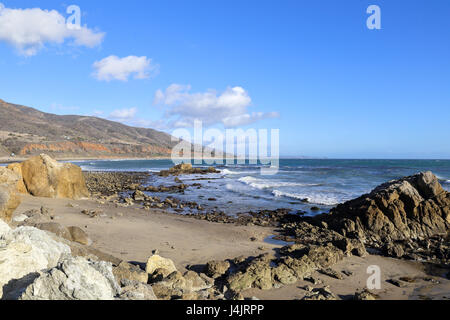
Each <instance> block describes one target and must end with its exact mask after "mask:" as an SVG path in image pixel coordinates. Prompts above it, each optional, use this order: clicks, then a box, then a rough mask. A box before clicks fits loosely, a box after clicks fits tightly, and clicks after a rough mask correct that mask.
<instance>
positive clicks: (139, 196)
mask: <svg viewBox="0 0 450 320" xmlns="http://www.w3.org/2000/svg"><path fill="white" fill-rule="evenodd" d="M133 199H134V201H144V200H145V194H144V193H143V192H142V191H140V190H136V191H135V192H134V193H133Z"/></svg>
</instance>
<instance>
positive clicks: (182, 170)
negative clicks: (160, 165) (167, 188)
mask: <svg viewBox="0 0 450 320" xmlns="http://www.w3.org/2000/svg"><path fill="white" fill-rule="evenodd" d="M219 172H220V171H217V170H216V169H215V168H214V167H209V168H207V169H202V168H193V167H192V165H191V164H190V163H182V164H179V165H176V166H174V167H172V168H170V169H169V170H162V171H160V172H159V175H160V176H161V177H168V176H179V175H181V174H208V173H219Z"/></svg>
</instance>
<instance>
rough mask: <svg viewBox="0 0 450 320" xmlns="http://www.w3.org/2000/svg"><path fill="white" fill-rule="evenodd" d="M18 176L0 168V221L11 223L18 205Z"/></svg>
mask: <svg viewBox="0 0 450 320" xmlns="http://www.w3.org/2000/svg"><path fill="white" fill-rule="evenodd" d="M19 181H20V176H19V175H18V174H16V173H14V172H13V171H11V170H9V169H7V168H4V167H0V219H3V220H5V221H6V222H10V221H11V217H12V214H13V212H14V210H16V208H17V207H18V206H19V204H20V197H19V195H18V183H19Z"/></svg>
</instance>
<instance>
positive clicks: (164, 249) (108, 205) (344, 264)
mask: <svg viewBox="0 0 450 320" xmlns="http://www.w3.org/2000/svg"><path fill="white" fill-rule="evenodd" d="M42 206H43V207H45V208H47V209H48V210H49V212H51V213H52V215H53V216H54V221H55V222H58V223H60V224H62V225H63V226H66V227H68V226H78V227H81V228H83V229H84V230H85V231H86V233H87V234H88V235H89V237H90V238H91V239H92V240H93V244H92V247H94V248H96V249H99V250H101V251H103V252H106V253H109V254H111V255H113V256H115V257H117V258H119V259H122V260H125V261H129V262H132V263H135V264H138V265H143V266H144V267H145V262H146V260H147V259H148V257H149V256H150V255H151V254H152V251H153V250H158V251H159V254H160V255H161V256H164V257H166V258H170V259H172V260H173V261H174V263H175V265H176V267H177V268H178V269H179V270H180V271H185V270H187V269H189V268H193V269H195V266H198V267H201V266H203V265H204V264H205V263H206V262H208V261H211V260H224V259H233V258H235V257H238V256H245V257H248V256H258V255H260V254H262V253H269V254H273V255H276V253H277V251H278V250H279V249H280V248H281V247H282V245H274V244H270V243H267V242H265V241H264V239H266V238H267V237H269V236H271V235H275V234H277V231H276V230H275V229H273V228H268V227H259V226H236V225H233V224H221V223H213V222H208V221H201V220H196V219H192V218H189V217H184V216H181V215H174V214H169V213H166V212H165V211H163V210H154V209H151V210H144V209H142V208H141V206H139V205H133V206H130V207H123V206H118V205H117V204H114V203H112V202H107V201H104V200H98V199H90V200H67V199H49V198H38V197H32V196H28V195H23V196H22V203H21V205H20V206H19V207H18V208H17V210H16V212H15V215H16V216H17V215H20V214H21V213H23V212H26V211H28V210H32V209H39V208H40V207H42ZM82 210H95V211H97V212H99V215H98V216H97V217H95V218H91V217H89V216H87V215H85V214H82V213H81V211H82ZM370 265H377V266H379V267H380V269H381V270H382V282H381V283H382V288H381V290H373V291H372V292H374V293H376V294H377V295H378V298H379V299H388V300H393V299H394V300H408V299H449V298H450V294H449V293H450V280H448V279H446V278H445V276H444V274H445V272H444V270H435V271H433V272H431V271H430V270H426V268H425V267H424V265H423V264H422V263H420V262H412V261H405V260H400V259H393V258H388V257H382V256H379V255H368V256H366V257H364V258H362V257H356V256H352V257H347V258H344V259H343V260H342V261H340V262H339V263H337V264H336V265H334V266H333V269H334V270H336V271H340V272H344V273H346V274H348V276H345V278H344V279H342V280H338V279H334V278H332V277H330V276H327V275H324V274H321V273H320V272H317V271H316V272H314V273H313V274H312V277H313V278H314V279H316V281H317V283H316V286H317V284H319V287H321V286H322V287H323V286H329V288H330V290H331V291H332V292H333V293H335V294H336V295H337V296H338V297H339V299H344V300H346V299H347V300H348V299H352V298H353V295H354V293H355V292H356V291H358V290H361V289H363V288H364V287H365V286H366V281H367V278H368V276H369V275H368V274H367V267H368V266H370ZM399 277H408V278H410V279H411V282H410V283H407V284H406V285H405V286H404V287H398V286H396V285H394V284H391V283H389V282H387V280H389V279H397V278H399ZM307 286H313V287H314V285H313V284H312V283H311V282H310V281H306V280H301V281H298V282H297V283H295V284H292V285H287V286H283V287H282V288H278V289H277V288H273V289H271V290H260V289H255V288H253V289H249V290H245V291H243V292H242V294H243V296H244V297H247V298H250V297H257V298H259V299H265V300H292V299H301V298H303V297H304V296H305V293H306V292H307V291H306V290H305V288H307Z"/></svg>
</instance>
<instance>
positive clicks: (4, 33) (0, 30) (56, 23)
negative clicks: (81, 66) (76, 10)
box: [0, 3, 105, 56]
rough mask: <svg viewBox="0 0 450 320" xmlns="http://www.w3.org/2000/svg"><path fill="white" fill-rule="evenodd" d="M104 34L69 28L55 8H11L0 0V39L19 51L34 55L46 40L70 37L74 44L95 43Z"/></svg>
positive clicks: (92, 45) (62, 40)
mask: <svg viewBox="0 0 450 320" xmlns="http://www.w3.org/2000/svg"><path fill="white" fill-rule="evenodd" d="M104 36H105V34H104V33H102V32H96V31H93V30H92V29H89V28H87V27H86V26H83V27H81V28H79V29H73V28H72V29H70V28H68V27H67V25H66V20H65V18H64V17H63V16H62V15H61V14H60V13H59V12H58V11H56V10H51V11H48V10H42V9H40V8H32V9H11V8H5V6H4V5H3V4H1V3H0V41H4V42H7V43H9V44H10V45H12V46H14V47H15V48H16V49H17V50H18V52H19V53H20V54H21V55H25V56H33V55H35V54H37V52H38V51H39V50H40V49H42V48H43V47H45V44H63V43H64V42H65V41H66V40H72V42H71V43H72V44H73V45H75V46H84V47H89V48H92V47H95V46H97V45H99V44H101V42H102V41H103V38H104Z"/></svg>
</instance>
